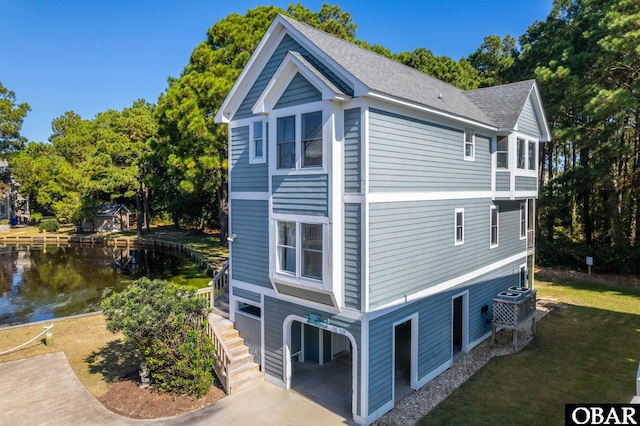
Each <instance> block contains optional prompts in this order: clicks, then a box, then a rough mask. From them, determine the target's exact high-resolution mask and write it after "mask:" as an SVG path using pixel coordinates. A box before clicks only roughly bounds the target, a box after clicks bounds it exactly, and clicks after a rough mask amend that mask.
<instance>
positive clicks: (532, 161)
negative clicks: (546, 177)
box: [529, 141, 536, 170]
mask: <svg viewBox="0 0 640 426" xmlns="http://www.w3.org/2000/svg"><path fill="white" fill-rule="evenodd" d="M535 169H536V143H535V142H532V141H529V170H535Z"/></svg>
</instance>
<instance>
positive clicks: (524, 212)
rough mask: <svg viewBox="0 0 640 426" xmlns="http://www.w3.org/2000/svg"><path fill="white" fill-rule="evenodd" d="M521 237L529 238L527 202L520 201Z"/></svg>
mask: <svg viewBox="0 0 640 426" xmlns="http://www.w3.org/2000/svg"><path fill="white" fill-rule="evenodd" d="M518 223H519V225H520V226H519V228H520V239H521V240H525V239H526V238H527V202H526V201H525V202H523V203H520V222H518Z"/></svg>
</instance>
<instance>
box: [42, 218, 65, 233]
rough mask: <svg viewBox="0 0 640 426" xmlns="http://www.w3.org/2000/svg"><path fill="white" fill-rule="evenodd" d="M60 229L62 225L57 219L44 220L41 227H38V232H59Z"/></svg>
mask: <svg viewBox="0 0 640 426" xmlns="http://www.w3.org/2000/svg"><path fill="white" fill-rule="evenodd" d="M58 229H60V224H59V223H58V221H57V220H55V219H49V220H43V221H42V222H40V225H38V232H42V231H47V232H57V231H58Z"/></svg>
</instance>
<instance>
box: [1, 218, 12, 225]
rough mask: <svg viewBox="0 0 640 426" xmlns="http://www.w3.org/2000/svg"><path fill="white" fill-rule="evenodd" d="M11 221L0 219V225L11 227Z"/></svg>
mask: <svg viewBox="0 0 640 426" xmlns="http://www.w3.org/2000/svg"><path fill="white" fill-rule="evenodd" d="M9 224H10V222H9V219H0V225H9Z"/></svg>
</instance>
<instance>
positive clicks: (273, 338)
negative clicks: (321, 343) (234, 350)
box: [262, 297, 363, 415]
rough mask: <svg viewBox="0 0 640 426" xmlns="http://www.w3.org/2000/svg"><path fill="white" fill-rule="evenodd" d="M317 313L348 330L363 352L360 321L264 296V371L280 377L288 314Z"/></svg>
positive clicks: (358, 405) (358, 412) (332, 323)
mask: <svg viewBox="0 0 640 426" xmlns="http://www.w3.org/2000/svg"><path fill="white" fill-rule="evenodd" d="M311 312H313V313H316V314H319V315H320V316H321V317H322V319H325V318H329V319H330V321H331V325H334V326H336V327H342V328H344V329H346V330H347V331H349V332H350V333H351V334H352V335H353V336H354V338H355V340H356V346H357V347H358V353H359V354H360V355H361V354H362V353H363V351H362V349H361V348H362V347H361V343H360V342H361V341H362V339H361V336H360V334H361V333H360V321H357V320H353V319H348V318H344V317H341V316H339V315H337V314H332V313H329V312H323V311H321V310H319V309H316V308H314V309H313V310H310V309H309V308H308V307H305V306H299V305H296V304H293V303H290V302H286V301H284V300H279V299H274V298H271V297H265V298H264V309H263V314H262V315H263V320H264V338H265V342H264V343H265V354H264V355H265V356H264V358H265V366H264V371H265V372H266V373H267V374H269V375H271V376H273V377H276V378H280V379H282V377H283V374H282V367H283V365H282V358H283V353H282V346H283V345H282V341H283V334H282V326H283V323H284V320H285V318H286V317H287V316H289V315H298V316H300V317H304V316H305V315H306V314H308V313H311ZM360 365H361V360H358V371H357V373H358V389H360V380H361V379H360ZM359 400H360V393H359V392H358V404H357V414H359V415H362V413H360V401H359Z"/></svg>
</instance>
